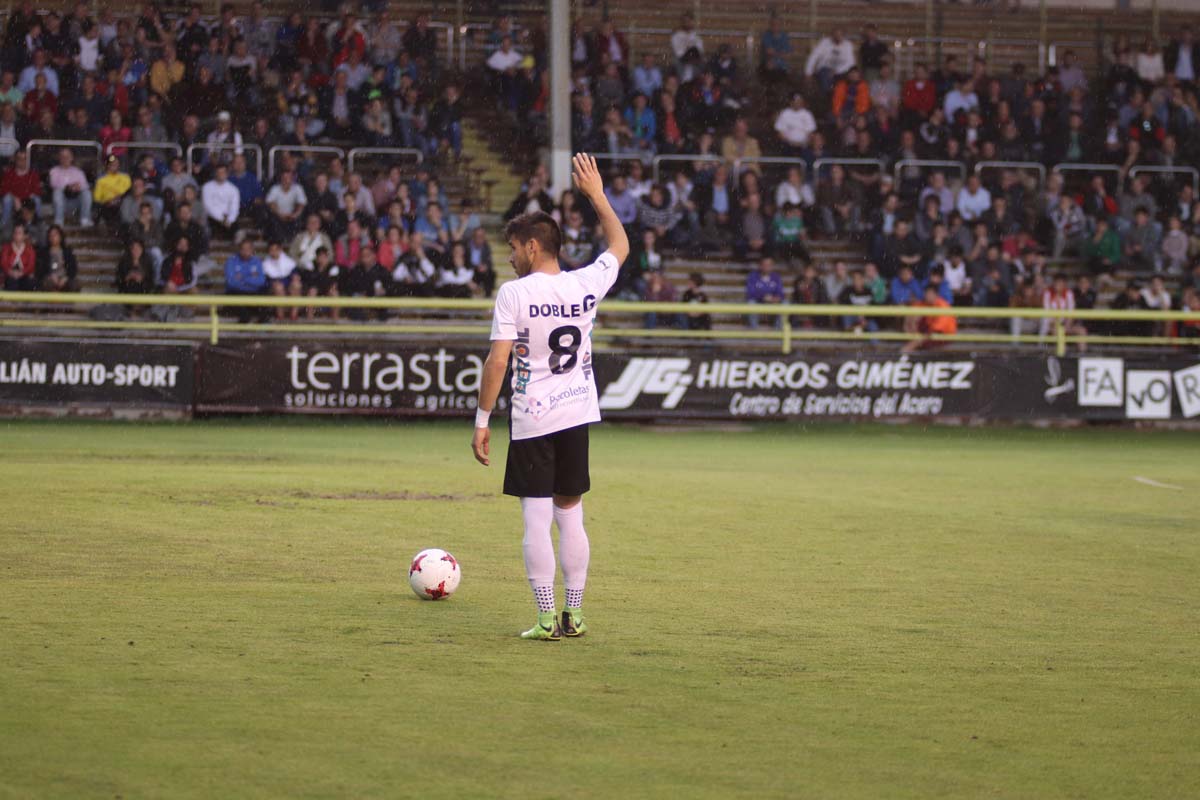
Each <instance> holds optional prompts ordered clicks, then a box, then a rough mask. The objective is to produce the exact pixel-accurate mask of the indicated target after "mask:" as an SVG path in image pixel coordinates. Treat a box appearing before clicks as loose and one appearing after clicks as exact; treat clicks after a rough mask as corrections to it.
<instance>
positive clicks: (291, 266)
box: [262, 239, 303, 322]
mask: <svg viewBox="0 0 1200 800" xmlns="http://www.w3.org/2000/svg"><path fill="white" fill-rule="evenodd" d="M262 269H263V275H264V276H266V279H267V287H268V289H269V290H270V292H271V294H273V295H275V296H276V297H299V296H300V292H301V290H302V289H303V285H302V278H301V274H300V273H301V270H300V269H297V267H296V262H295V261H294V260H293V259H292V257H291V256H289V255H288V254H287V253H286V252H284V249H283V242H281V241H279V240H278V239H273V240H272V241H271V243H270V244H268V245H267V257H266V258H264V259H263V261H262ZM287 311H288V309H285V308H284V307H283V306H279V307H277V308H276V309H275V321H276V322H283V320H284V317H285V316H289V315H288V314H286V313H285V312H287ZM299 316H300V309H299V308H298V307H293V308H292V309H291V313H290V317H291V319H292V321H293V322H295V321H296V319H297V318H299Z"/></svg>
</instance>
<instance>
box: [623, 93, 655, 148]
mask: <svg viewBox="0 0 1200 800" xmlns="http://www.w3.org/2000/svg"><path fill="white" fill-rule="evenodd" d="M624 119H625V126H626V127H627V128H628V129H629V135H630V143H629V144H630V147H631V148H632V152H633V154H635V155H640V156H641V157H642V158H646V159H648V158H650V157H651V156H653V155H654V154H655V152H656V151H657V143H656V140H657V138H658V120H657V119H656V118H655V116H654V111H652V110H651V109H650V107H649V101H648V99H647V97H646V95H644V94H642V93H641V92H638V93H637V94H635V95H634V96H633V101H632V103H631V104H630V105H629V106H628V107H626V109H625V115H624Z"/></svg>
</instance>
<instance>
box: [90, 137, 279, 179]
mask: <svg viewBox="0 0 1200 800" xmlns="http://www.w3.org/2000/svg"><path fill="white" fill-rule="evenodd" d="M97 146H99V145H97ZM197 150H204V151H207V152H224V151H226V150H233V151H234V152H235V153H236V152H239V151H244V150H251V151H253V152H254V174H255V176H257V177H258V179H259V180H260V181H261V180H262V177H263V153H262V148H261V147H259V146H258V145H256V144H251V143H245V144H237V143H236V142H196V143H195V144H189V145H188V148H187V169H188V173H189V174H190V173H191V171H192V164H193V161H192V153H194V152H196V151H197Z"/></svg>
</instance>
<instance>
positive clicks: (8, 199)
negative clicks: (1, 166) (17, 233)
mask: <svg viewBox="0 0 1200 800" xmlns="http://www.w3.org/2000/svg"><path fill="white" fill-rule="evenodd" d="M0 198H3V199H2V200H0V204H2V208H3V214H2V216H0V228H4V229H5V230H8V226H9V225H11V224H12V215H13V209H15V208H20V207H21V204H22V203H24V202H25V201H26V200H27V199H29V198H33V202H34V205H35V206H36V208H37V210H38V211H39V212H40V211H41V206H42V178H41V176H40V175H38V174H37V172H35V171H34V170H31V169H30V168H29V156H28V155H27V154H26V153H25V151H24V150H18V151H17V154H16V155H15V156H13V165H12V166H11V167H9V168H8V169H7V170H5V171H4V175H3V176H0Z"/></svg>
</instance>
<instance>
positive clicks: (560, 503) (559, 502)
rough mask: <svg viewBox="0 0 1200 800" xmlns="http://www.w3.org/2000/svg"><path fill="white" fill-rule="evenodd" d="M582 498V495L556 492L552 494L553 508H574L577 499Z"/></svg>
mask: <svg viewBox="0 0 1200 800" xmlns="http://www.w3.org/2000/svg"><path fill="white" fill-rule="evenodd" d="M582 499H583V496H582V495H578V494H571V495H567V494H556V495H554V507H555V508H574V507H575V506H577V505H579V501H580V500H582Z"/></svg>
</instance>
